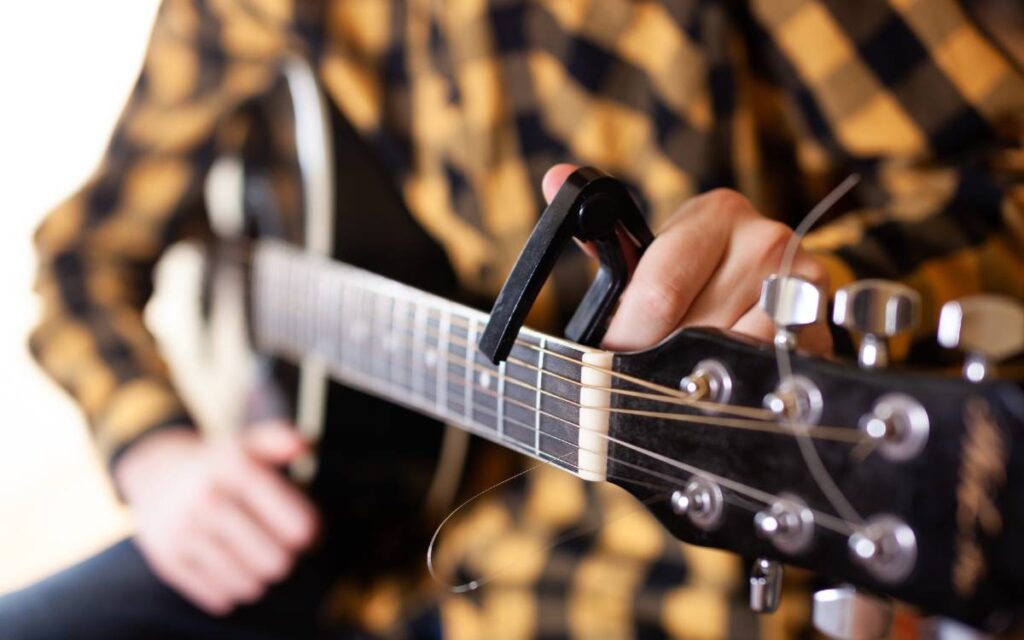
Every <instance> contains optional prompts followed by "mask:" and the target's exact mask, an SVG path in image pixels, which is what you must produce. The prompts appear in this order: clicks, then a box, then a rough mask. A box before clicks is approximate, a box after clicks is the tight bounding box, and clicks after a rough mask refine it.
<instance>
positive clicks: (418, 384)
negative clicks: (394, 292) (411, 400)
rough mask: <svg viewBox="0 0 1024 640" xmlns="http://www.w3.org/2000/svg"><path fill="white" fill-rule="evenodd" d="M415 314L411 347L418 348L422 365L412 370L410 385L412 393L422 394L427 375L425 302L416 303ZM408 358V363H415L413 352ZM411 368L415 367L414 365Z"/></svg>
mask: <svg viewBox="0 0 1024 640" xmlns="http://www.w3.org/2000/svg"><path fill="white" fill-rule="evenodd" d="M415 314H416V315H415V319H414V320H413V338H412V341H413V348H414V349H418V350H419V353H420V354H421V355H420V359H421V360H423V366H422V367H421V368H419V369H417V370H416V371H414V372H413V373H412V374H411V375H412V379H411V380H410V386H412V388H413V393H414V394H416V395H420V396H422V395H424V393H425V391H424V387H425V386H426V382H427V380H426V377H427V363H426V353H427V315H426V314H427V306H426V304H425V303H423V302H421V303H419V304H417V305H416V307H415ZM410 360H411V362H410V364H413V363H415V361H416V354H413V356H412V358H411V359H410ZM413 369H416V367H415V366H414V367H413Z"/></svg>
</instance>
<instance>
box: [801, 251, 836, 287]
mask: <svg viewBox="0 0 1024 640" xmlns="http://www.w3.org/2000/svg"><path fill="white" fill-rule="evenodd" d="M800 271H801V272H802V273H803V275H804V277H805V278H807V280H809V281H811V282H813V283H814V284H816V285H818V286H820V287H822V288H824V289H826V290H827V289H828V286H829V277H828V269H826V268H825V265H823V264H821V263H820V262H818V261H817V260H815V259H813V258H810V257H809V258H808V259H807V261H806V264H804V265H801V267H800Z"/></svg>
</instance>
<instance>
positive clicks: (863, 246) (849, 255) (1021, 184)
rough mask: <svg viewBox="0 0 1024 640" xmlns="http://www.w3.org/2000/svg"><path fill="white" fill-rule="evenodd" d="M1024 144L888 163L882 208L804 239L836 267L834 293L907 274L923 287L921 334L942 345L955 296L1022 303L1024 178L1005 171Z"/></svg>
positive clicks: (877, 181) (881, 184)
mask: <svg viewBox="0 0 1024 640" xmlns="http://www.w3.org/2000/svg"><path fill="white" fill-rule="evenodd" d="M1019 153H1020V152H1019V151H1007V152H1005V153H1003V154H996V156H995V158H996V159H994V160H992V161H990V162H987V163H986V165H985V167H984V168H982V167H979V166H977V164H976V162H974V161H972V162H971V163H970V164H968V163H966V162H964V163H962V164H954V165H952V166H949V165H947V166H938V165H931V166H924V167H920V166H918V167H910V166H897V167H883V168H881V169H880V170H879V172H878V173H877V174H876V175H874V176H872V180H871V183H870V185H869V188H871V189H873V190H874V191H875V192H876V197H877V198H878V200H879V201H880V203H881V204H880V205H879V206H878V207H870V208H863V209H858V210H855V211H852V212H850V213H847V214H845V215H843V216H842V217H840V218H838V219H837V220H835V221H833V222H831V223H830V224H827V225H825V226H823V227H822V228H821V229H819V230H817V231H814V232H812V233H810V234H809V235H808V236H807V238H805V240H804V246H805V248H807V249H810V250H811V251H813V252H816V253H817V254H818V255H819V256H820V258H821V259H822V260H823V261H824V263H825V264H826V266H827V267H828V270H829V275H830V280H831V288H832V290H833V293H834V291H835V290H837V289H838V288H840V287H842V286H844V285H846V284H849V283H850V282H852V281H854V280H859V279H865V278H886V279H891V280H897V281H901V282H903V283H905V284H907V285H909V286H911V287H912V288H914V289H916V290H917V291H918V292H919V293H920V294H921V301H922V309H921V324H920V325H919V326H918V329H917V332H916V336H915V338H916V339H917V340H925V341H931V342H934V336H935V332H936V329H937V323H938V318H939V312H940V310H941V308H942V305H943V304H945V303H946V302H948V301H950V300H954V299H956V298H960V297H963V296H967V295H971V294H975V293H996V294H1001V295H1006V296H1010V297H1012V298H1015V299H1018V300H1022V301H1024V179H1022V175H1021V173H1018V172H1016V171H1012V170H1006V169H1005V167H1006V165H1007V163H1011V164H1012V161H1013V157H1014V156H1015V155H1017V154H1019Z"/></svg>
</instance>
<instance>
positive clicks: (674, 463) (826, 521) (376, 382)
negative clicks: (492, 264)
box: [346, 362, 851, 534]
mask: <svg viewBox="0 0 1024 640" xmlns="http://www.w3.org/2000/svg"><path fill="white" fill-rule="evenodd" d="M363 364H367V365H371V366H372V363H369V362H364V363H363ZM350 371H352V370H350ZM352 372H353V373H356V374H357V375H359V376H361V377H368V378H369V379H370V382H369V383H368V385H369V386H370V387H371V388H372V387H374V386H376V387H379V386H380V385H381V384H382V383H386V381H384V380H382V379H379V378H376V379H375V378H373V377H372V375H373V374H372V373H370V372H363V371H352ZM346 377H348V376H346ZM445 378H446V381H447V382H448V383H454V384H456V385H457V386H461V385H464V384H465V379H464V378H462V377H461V376H454V375H452V373H451V372H450V371H447V370H446V375H445ZM506 380H507V378H506ZM392 386H393V385H392ZM474 387H475V388H478V389H479V390H480V391H483V392H485V393H488V394H490V395H494V396H495V397H497V392H495V391H493V390H491V389H490V388H488V387H482V386H479V385H476V383H475V380H474ZM532 390H534V391H535V390H536V389H532ZM392 391H393V390H392ZM474 398H475V396H474ZM559 399H561V400H564V401H567V400H566V399H564V398H559ZM502 401H504V402H507V403H512V404H514V405H517V406H520V407H521V408H523V409H525V410H527V411H531V412H537V413H539V414H540V415H543V416H545V417H548V418H551V419H553V420H557V421H559V422H561V423H563V424H565V425H566V426H568V427H570V428H572V429H576V430H581V429H582V427H580V425H578V424H576V423H573V422H572V421H570V420H567V419H565V418H563V417H561V416H558V415H555V414H553V413H550V412H547V411H544V410H541V409H538V408H537V407H535V406H534V405H531V404H527V403H525V402H521V401H519V400H517V399H515V398H511V397H503V398H502ZM420 404H422V405H423V406H424V408H426V409H428V410H430V411H431V412H440V411H439V409H438V408H437V406H431V405H432V404H433V403H429V402H428V403H420ZM474 405H476V403H475V402H474ZM476 406H478V405H476ZM464 408H465V407H464ZM445 413H448V414H449V415H448V416H447V417H449V418H453V419H457V420H464V421H467V422H468V423H470V425H472V422H473V421H472V416H466V415H452V414H451V409H450V408H448V407H446V411H445ZM477 424H478V426H480V427H482V428H484V429H486V428H487V427H486V425H483V424H482V423H477ZM526 428H527V429H530V430H532V431H536V429H535V428H533V427H526ZM476 431H477V432H478V433H479V430H476ZM588 433H592V434H596V435H598V436H599V437H601V438H603V439H605V440H607V441H608V442H614V443H615V444H618V445H619V446H622V447H625V448H627V449H630V450H633V451H635V452H637V453H639V454H641V455H643V456H646V457H648V458H653V459H655V460H658V461H660V462H662V463H664V464H666V465H668V466H670V467H675V468H678V469H681V470H683V471H686V472H687V473H690V474H691V475H699V476H702V477H706V478H708V479H710V480H712V481H714V482H717V483H718V484H720V485H722V486H724V487H726V488H729V489H732V490H733V491H735V492H737V493H740V494H744V495H747V496H748V497H750V498H751V499H753V500H755V501H757V502H760V503H763V504H766V505H768V504H771V503H772V502H773V501H774V500H776V499H777V498H778V496H775V495H774V494H771V493H768V492H764V491H761V490H759V489H755V488H753V487H749V486H747V485H745V484H743V483H741V482H739V481H735V480H732V479H729V478H725V477H722V476H718V475H717V474H713V473H711V472H709V471H706V470H704V469H702V468H700V467H697V466H695V465H690V464H688V463H685V462H681V461H678V460H673V459H671V458H669V457H667V456H664V455H662V454H659V453H657V452H654V451H650V450H648V449H645V448H643V447H639V446H637V445H634V444H632V443H629V442H625V441H623V440H621V439H619V438H615V437H612V436H609V435H607V434H601V433H598V432H588ZM541 434H542V435H545V436H547V437H555V436H552V435H551V434H547V433H544V432H543V431H541ZM479 435H482V436H484V437H490V436H491V435H492V434H491V433H489V432H487V431H485V432H484V433H480V434H479ZM519 444H523V443H519ZM576 446H577V447H578V445H576ZM812 511H813V512H814V513H815V518H816V521H817V522H820V523H821V524H822V525H823V526H826V527H828V528H830V529H832V530H834V531H836V532H837V533H841V534H848V533H850V531H851V530H850V528H849V525H848V523H846V522H844V521H842V520H841V519H837V518H835V517H834V516H831V515H830V514H826V513H823V512H820V511H816V510H812Z"/></svg>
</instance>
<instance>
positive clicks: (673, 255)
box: [543, 164, 832, 353]
mask: <svg viewBox="0 0 1024 640" xmlns="http://www.w3.org/2000/svg"><path fill="white" fill-rule="evenodd" d="M575 170H576V167H575V166H573V165H568V164H559V165H555V166H554V167H552V168H551V169H549V170H548V172H547V174H546V175H545V176H544V182H543V189H544V197H545V198H547V200H548V202H550V201H551V199H552V198H554V197H555V194H556V193H557V192H558V189H559V188H560V187H561V186H562V183H563V182H565V179H566V177H568V175H569V174H570V173H572V172H573V171H575ZM792 237H793V232H792V230H791V229H790V228H789V227H787V226H786V225H784V224H782V223H779V222H775V221H772V220H769V219H768V218H765V217H764V216H762V215H761V214H759V213H758V212H757V211H756V210H755V209H754V207H753V205H751V204H750V202H749V201H748V200H747V199H746V198H744V197H743V196H741V195H740V194H739V193H736V192H735V191H731V190H728V189H716V190H714V191H710V192H708V193H705V194H702V195H699V196H696V197H694V198H691V199H689V200H687V201H686V202H684V203H682V205H681V206H680V207H679V209H678V210H677V211H676V212H675V214H673V215H672V217H671V218H670V219H669V220H668V222H667V223H666V224H665V225H664V227H663V228H662V229H660V230H659V233H658V235H657V237H656V238H655V240H654V242H653V243H652V244H651V246H650V247H648V249H647V251H645V252H644V254H643V256H642V257H641V259H640V260H639V262H638V263H637V264H636V269H635V271H634V272H633V278H632V280H631V281H630V283H629V285H628V286H627V287H626V290H625V291H624V292H623V294H622V298H621V300H620V303H619V308H618V309H617V310H616V312H615V315H614V316H613V317H612V321H611V324H610V325H609V327H608V333H607V334H605V338H604V343H603V346H604V347H606V348H608V349H614V350H618V351H632V350H637V349H645V348H648V347H651V346H654V345H655V344H657V343H658V342H660V341H661V340H662V339H664V338H665V337H667V336H668V335H669V334H670V333H672V332H673V331H675V330H676V329H678V328H679V327H686V326H709V327H718V328H723V329H732V330H734V331H738V332H741V333H745V334H747V335H750V336H753V337H755V338H758V339H761V340H765V341H771V340H772V338H773V336H774V335H775V326H774V325H773V324H772V322H771V320H770V319H769V318H768V316H767V315H766V314H765V313H764V312H762V311H761V310H760V309H759V308H758V307H757V302H758V299H759V297H760V293H761V281H762V280H764V278H765V277H767V276H768V275H770V274H772V273H775V272H777V271H778V269H779V265H780V263H781V260H782V254H783V252H784V251H785V248H786V245H787V244H788V243H789V241H790V239H791V238H792ZM792 273H793V274H794V275H798V276H801V277H803V278H805V279H806V280H809V281H811V282H813V283H815V284H817V285H819V286H821V287H823V288H825V289H826V290H827V288H828V275H827V273H826V271H825V268H824V267H823V266H822V265H821V264H820V263H819V262H817V260H816V259H815V258H814V257H813V256H812V255H811V254H810V253H808V252H806V251H804V250H802V249H798V250H797V252H796V256H795V259H794V261H793V268H792ZM800 346H801V348H803V349H805V350H807V351H810V352H813V353H828V352H830V351H831V350H832V337H831V334H830V333H829V330H828V327H827V326H826V325H825V324H823V323H822V324H818V325H813V326H811V327H807V328H806V329H804V330H803V331H802V332H801V333H800Z"/></svg>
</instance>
